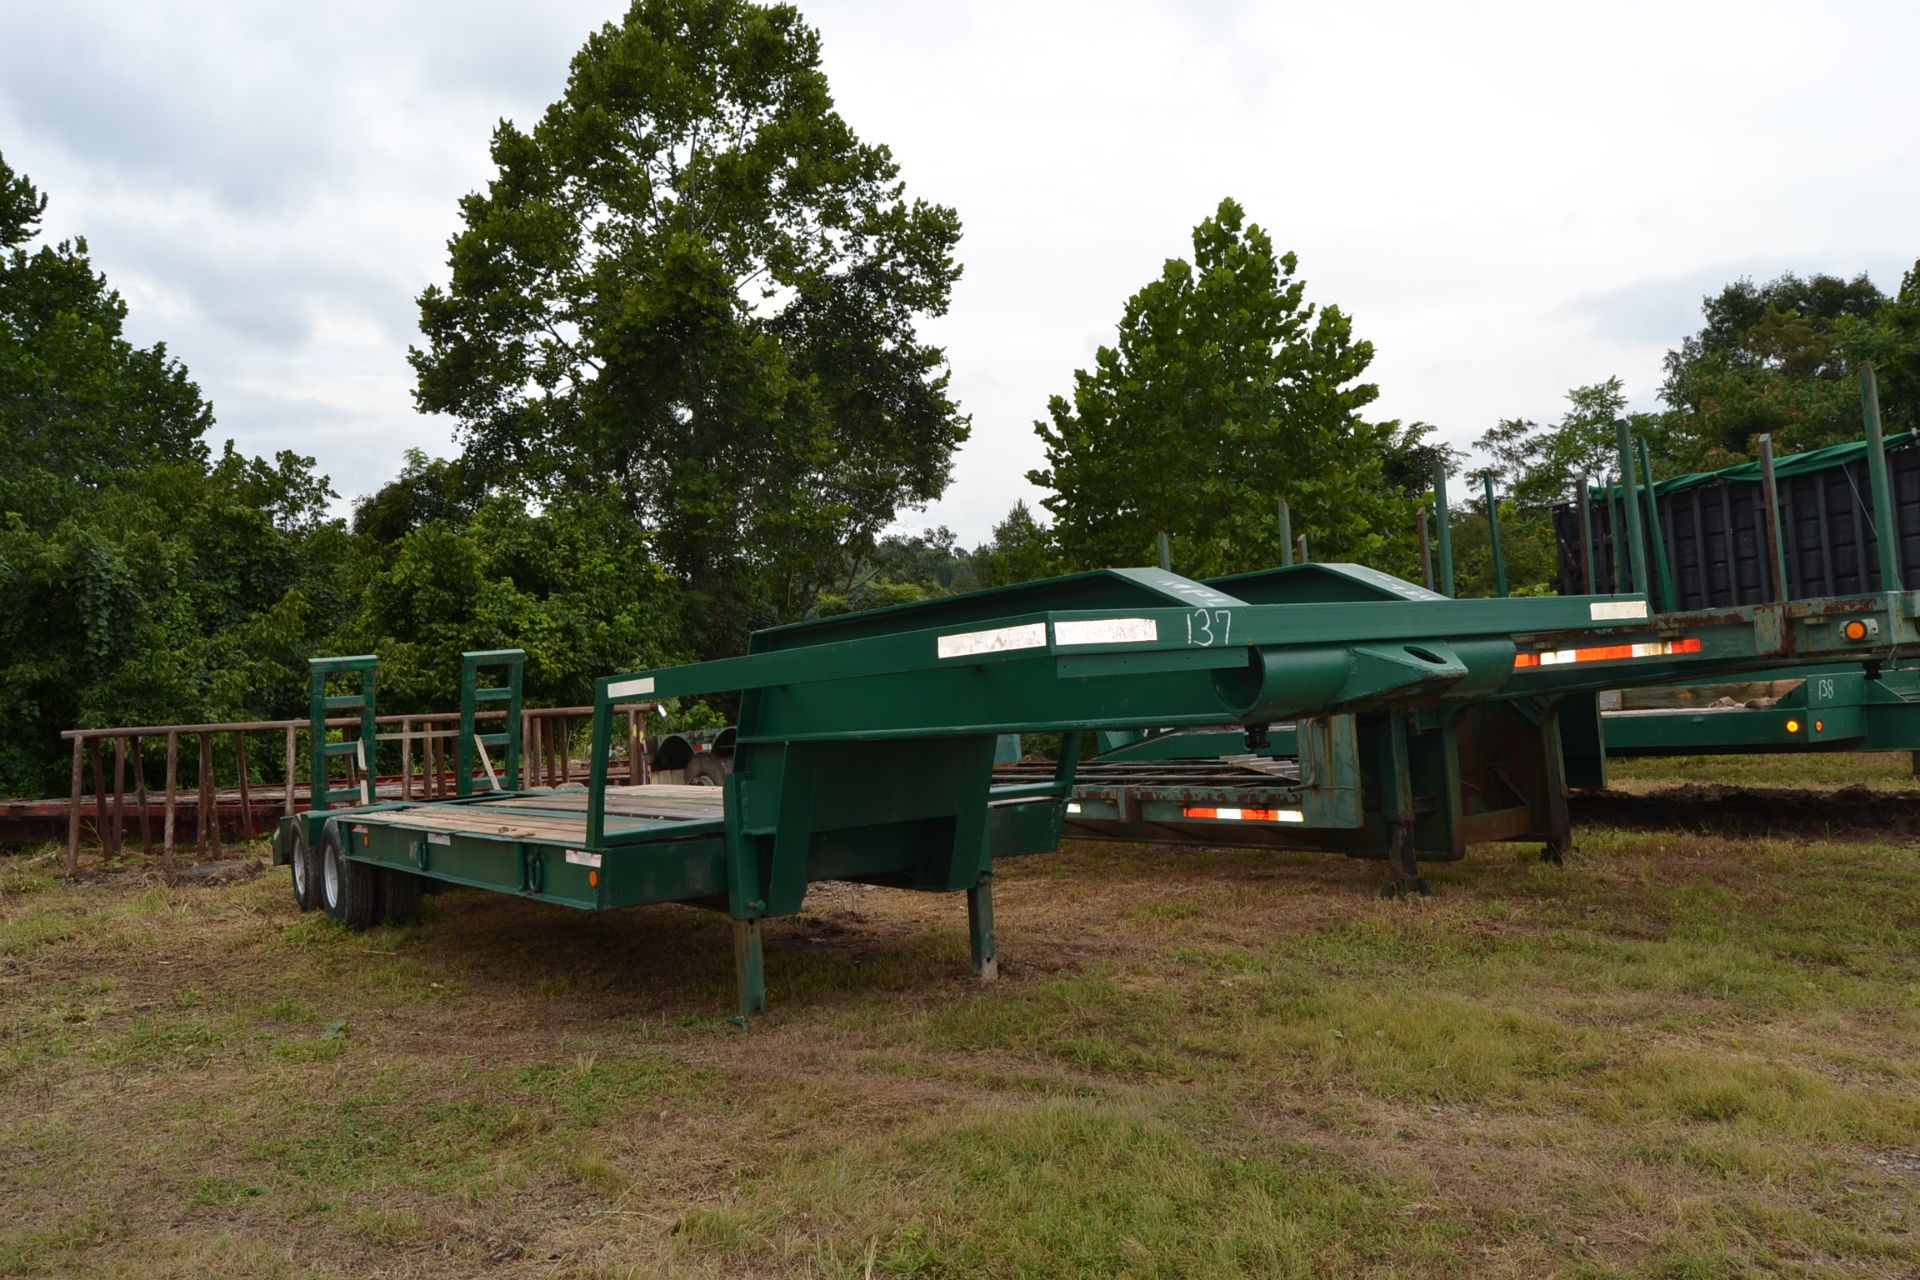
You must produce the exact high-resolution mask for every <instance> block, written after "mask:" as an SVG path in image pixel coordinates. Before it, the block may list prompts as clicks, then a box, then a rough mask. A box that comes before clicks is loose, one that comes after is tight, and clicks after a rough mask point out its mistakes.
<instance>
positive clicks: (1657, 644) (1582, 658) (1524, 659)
mask: <svg viewBox="0 0 1920 1280" xmlns="http://www.w3.org/2000/svg"><path fill="white" fill-rule="evenodd" d="M1699 652H1700V641H1699V639H1698V637H1688V638H1687V639H1685V640H1647V641H1643V642H1642V643H1640V644H1601V645H1592V646H1589V647H1587V648H1584V649H1546V650H1542V651H1541V652H1539V653H1516V654H1514V655H1513V668H1514V670H1516V671H1518V670H1520V669H1521V668H1523V667H1559V666H1565V665H1567V664H1568V663H1573V662H1617V661H1619V660H1621V659H1623V658H1666V657H1671V656H1672V655H1674V654H1677V653H1699Z"/></svg>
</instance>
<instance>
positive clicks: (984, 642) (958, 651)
mask: <svg viewBox="0 0 1920 1280" xmlns="http://www.w3.org/2000/svg"><path fill="white" fill-rule="evenodd" d="M1046 645H1047V624H1046V623H1044V622H1023V623H1021V624H1020V625H1019V626H1017V627H995V628H994V629H993V630H991V631H959V632H955V633H954V634H953V635H950V636H941V637H940V639H939V641H938V642H937V644H936V646H935V647H936V648H937V649H938V650H939V653H940V656H941V657H942V658H973V657H978V656H979V655H980V654H983V653H1005V652H1007V651H1008V650H1010V649H1044V648H1046Z"/></svg>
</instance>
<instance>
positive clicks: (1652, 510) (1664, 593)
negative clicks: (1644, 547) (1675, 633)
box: [1638, 436, 1680, 613]
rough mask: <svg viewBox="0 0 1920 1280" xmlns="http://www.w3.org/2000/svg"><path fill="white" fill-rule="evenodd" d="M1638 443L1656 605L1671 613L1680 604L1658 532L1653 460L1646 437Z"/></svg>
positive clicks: (1658, 508)
mask: <svg viewBox="0 0 1920 1280" xmlns="http://www.w3.org/2000/svg"><path fill="white" fill-rule="evenodd" d="M1638 443H1639V448H1640V483H1641V485H1642V490H1641V491H1642V492H1643V493H1645V494H1646V495H1647V522H1648V532H1650V533H1651V534H1652V536H1653V579H1654V582H1655V583H1656V584H1658V585H1659V588H1660V595H1659V599H1658V602H1657V607H1658V608H1659V610H1660V612H1662V613H1672V612H1673V611H1674V610H1675V609H1677V608H1679V607H1680V606H1679V604H1678V602H1676V601H1675V600H1674V598H1673V571H1672V570H1671V569H1669V568H1668V567H1667V539H1666V536H1665V535H1664V534H1662V533H1661V532H1660V498H1659V496H1658V495H1657V494H1655V493H1654V491H1653V461H1652V459H1651V458H1650V457H1648V455H1647V440H1646V437H1645V436H1642V437H1641V438H1640V440H1639V442H1638Z"/></svg>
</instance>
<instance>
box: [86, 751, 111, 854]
mask: <svg viewBox="0 0 1920 1280" xmlns="http://www.w3.org/2000/svg"><path fill="white" fill-rule="evenodd" d="M87 759H88V760H89V762H91V764H92V765H93V838H94V839H96V840H98V841H99V842H100V847H101V848H102V849H105V848H106V846H107V775H106V767H105V766H104V765H102V764H101V763H100V739H98V738H95V739H93V740H92V741H90V742H88V743H87Z"/></svg>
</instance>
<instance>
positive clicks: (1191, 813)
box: [1180, 804, 1307, 822]
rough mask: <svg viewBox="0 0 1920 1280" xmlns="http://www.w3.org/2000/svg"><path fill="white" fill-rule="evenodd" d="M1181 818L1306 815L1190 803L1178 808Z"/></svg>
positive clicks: (1264, 819)
mask: <svg viewBox="0 0 1920 1280" xmlns="http://www.w3.org/2000/svg"><path fill="white" fill-rule="evenodd" d="M1180 816H1181V817H1183V818H1206V819H1209V820H1211V821H1214V822H1305V821H1306V820H1307V815H1306V814H1304V813H1302V812H1301V811H1300V810H1298V809H1222V808H1216V807H1214V806H1211V805H1198V804H1190V805H1187V806H1185V807H1184V808H1182V809H1181V810H1180Z"/></svg>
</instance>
